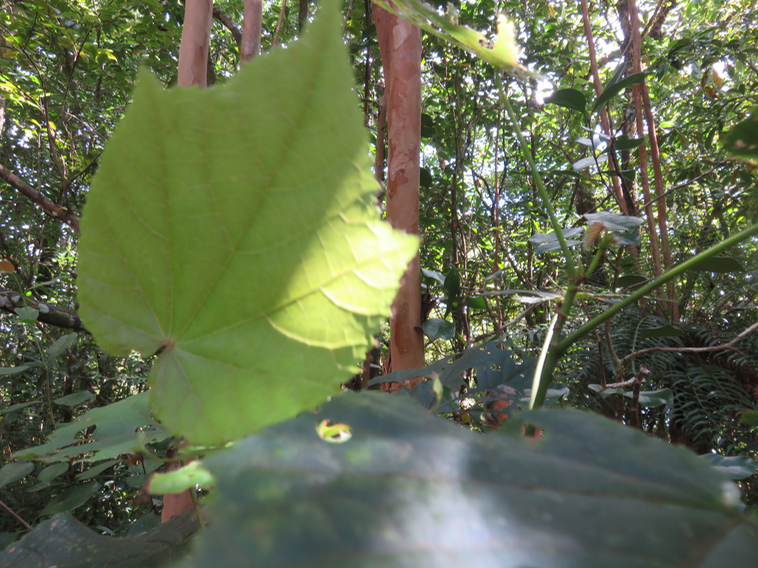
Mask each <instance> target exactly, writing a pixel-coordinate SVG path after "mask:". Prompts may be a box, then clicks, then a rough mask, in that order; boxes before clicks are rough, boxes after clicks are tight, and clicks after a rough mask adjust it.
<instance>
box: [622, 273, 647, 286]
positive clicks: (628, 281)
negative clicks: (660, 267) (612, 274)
mask: <svg viewBox="0 0 758 568" xmlns="http://www.w3.org/2000/svg"><path fill="white" fill-rule="evenodd" d="M647 281H648V279H647V278H645V277H644V276H642V275H640V274H627V275H625V276H621V277H620V278H619V279H618V282H617V283H616V285H617V287H618V288H629V287H630V286H637V285H638V284H642V283H643V282H647Z"/></svg>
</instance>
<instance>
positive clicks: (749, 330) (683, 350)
mask: <svg viewBox="0 0 758 568" xmlns="http://www.w3.org/2000/svg"><path fill="white" fill-rule="evenodd" d="M756 329H758V323H754V324H753V325H751V326H750V327H748V328H747V329H746V330H745V331H743V332H742V333H740V334H739V335H738V336H737V337H735V338H734V339H732V340H731V341H730V342H729V343H724V344H722V345H716V346H715V347H648V348H646V349H640V350H639V351H635V352H634V353H630V354H629V355H627V356H626V357H624V358H623V359H621V364H622V365H626V364H627V363H629V362H630V361H633V360H634V359H636V358H637V357H639V356H640V355H644V354H645V353H709V352H710V353H713V352H714V351H723V350H725V349H734V346H735V344H737V343H738V342H739V341H741V340H742V339H744V338H745V337H746V336H747V335H749V334H751V333H752V332H754V331H755V330H756Z"/></svg>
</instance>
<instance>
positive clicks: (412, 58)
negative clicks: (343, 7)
mask: <svg viewBox="0 0 758 568" xmlns="http://www.w3.org/2000/svg"><path fill="white" fill-rule="evenodd" d="M374 19H375V21H376V29H377V36H378V39H379V49H380V51H381V54H382V63H383V67H384V78H385V79H384V80H385V92H384V101H385V104H386V105H387V117H388V122H389V128H388V141H389V144H388V146H389V152H388V159H387V170H388V175H387V203H386V208H387V220H388V221H389V222H390V224H391V225H392V226H393V227H394V228H395V229H399V230H402V231H405V232H406V233H409V234H414V235H417V234H418V211H419V166H420V164H419V158H420V152H419V149H420V147H421V31H420V30H419V29H418V28H417V27H415V26H413V25H412V24H409V23H408V22H406V21H405V20H402V19H400V18H397V17H395V16H393V15H391V14H389V13H387V12H386V11H385V10H382V9H381V8H379V7H376V6H375V8H374ZM390 352H391V353H392V370H394V371H397V370H400V369H418V368H420V367H423V366H424V335H423V331H422V329H421V264H420V260H419V256H418V255H416V257H415V258H414V259H413V260H412V261H411V263H410V264H409V265H408V269H407V270H406V272H405V274H404V275H403V278H402V280H401V282H400V290H399V291H398V294H397V297H396V298H395V301H394V303H393V304H392V314H391V316H390Z"/></svg>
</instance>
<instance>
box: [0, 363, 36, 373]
mask: <svg viewBox="0 0 758 568" xmlns="http://www.w3.org/2000/svg"><path fill="white" fill-rule="evenodd" d="M36 366H37V365H19V366H18V367H0V375H20V374H21V373H23V372H24V371H28V370H29V369H33V368H34V367H36Z"/></svg>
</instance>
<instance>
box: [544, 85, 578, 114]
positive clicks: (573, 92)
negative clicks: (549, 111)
mask: <svg viewBox="0 0 758 568" xmlns="http://www.w3.org/2000/svg"><path fill="white" fill-rule="evenodd" d="M545 104H554V105H558V106H560V107H564V108H567V109H571V110H578V111H579V112H581V113H584V112H585V110H586V108H587V97H585V96H584V93H582V92H581V91H580V90H578V89H558V90H557V91H555V92H554V93H553V94H552V95H550V96H549V97H546V98H545Z"/></svg>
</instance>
